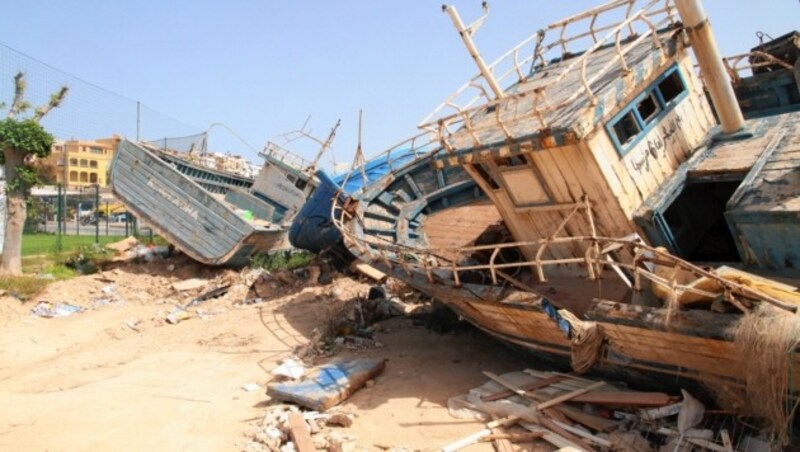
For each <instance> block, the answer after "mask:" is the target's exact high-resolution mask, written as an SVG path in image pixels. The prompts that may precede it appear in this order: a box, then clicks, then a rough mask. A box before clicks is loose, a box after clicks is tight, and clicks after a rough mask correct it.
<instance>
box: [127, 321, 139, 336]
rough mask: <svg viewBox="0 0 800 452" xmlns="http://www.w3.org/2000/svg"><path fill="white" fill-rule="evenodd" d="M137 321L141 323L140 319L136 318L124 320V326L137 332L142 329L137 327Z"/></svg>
mask: <svg viewBox="0 0 800 452" xmlns="http://www.w3.org/2000/svg"><path fill="white" fill-rule="evenodd" d="M139 323H141V321H140V320H136V319H133V320H126V321H125V326H127V327H128V328H130V329H132V330H133V331H136V332H137V333H141V332H142V330H140V329H139Z"/></svg>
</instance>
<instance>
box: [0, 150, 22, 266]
mask: <svg viewBox="0 0 800 452" xmlns="http://www.w3.org/2000/svg"><path fill="white" fill-rule="evenodd" d="M5 157H6V165H5V169H6V181H10V182H13V181H15V180H16V179H17V167H18V166H20V165H22V164H23V159H24V157H25V156H24V155H23V154H22V153H21V152H19V151H16V150H11V149H7V150H6V151H5ZM6 199H7V201H6V202H7V204H6V205H7V207H8V208H7V213H8V220H7V221H6V231H5V241H4V243H3V259H2V262H0V274H3V275H12V276H19V275H21V274H22V230H23V228H24V227H25V217H26V215H27V205H26V204H25V193H24V192H23V191H22V190H20V189H16V190H6Z"/></svg>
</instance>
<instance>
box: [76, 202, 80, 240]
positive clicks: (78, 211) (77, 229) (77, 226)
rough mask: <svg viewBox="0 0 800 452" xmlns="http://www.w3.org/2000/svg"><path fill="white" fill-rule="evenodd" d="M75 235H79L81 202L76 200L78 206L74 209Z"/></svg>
mask: <svg viewBox="0 0 800 452" xmlns="http://www.w3.org/2000/svg"><path fill="white" fill-rule="evenodd" d="M75 235H81V202H80V201H78V207H77V208H76V209H75Z"/></svg>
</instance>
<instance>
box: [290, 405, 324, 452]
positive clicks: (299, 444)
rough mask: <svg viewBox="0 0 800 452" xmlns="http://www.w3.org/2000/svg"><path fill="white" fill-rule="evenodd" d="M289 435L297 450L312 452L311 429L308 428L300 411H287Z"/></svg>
mask: <svg viewBox="0 0 800 452" xmlns="http://www.w3.org/2000/svg"><path fill="white" fill-rule="evenodd" d="M289 436H291V438H292V441H293V442H294V446H295V448H296V449H297V452H314V451H315V450H317V449H316V447H314V441H313V440H312V439H311V431H310V430H309V429H308V424H306V421H305V419H303V415H302V414H300V413H289Z"/></svg>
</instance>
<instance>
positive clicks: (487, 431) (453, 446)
mask: <svg viewBox="0 0 800 452" xmlns="http://www.w3.org/2000/svg"><path fill="white" fill-rule="evenodd" d="M517 422H519V416H508V417H504V418H502V419H498V420H496V421H492V422H489V423H488V424H486V428H484V429H483V430H480V431H477V432H475V433H473V434H471V435H469V436H465V437H464V438H461V439H459V440H458V441H454V442H452V443H450V444H448V445H446V446H443V447H442V452H455V451H457V450H460V449H463V448H465V447H467V446H470V445H472V444H475V443H477V442H478V441H480V440H481V439H482V438H484V437H486V436H489V435H491V434H492V430H493V429H496V428H498V427H505V426H507V425H512V424H516V423H517Z"/></svg>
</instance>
